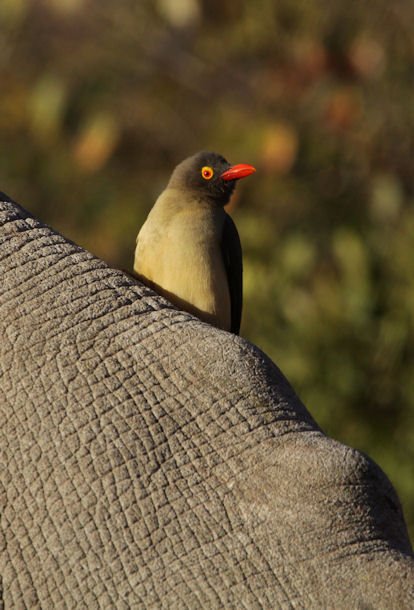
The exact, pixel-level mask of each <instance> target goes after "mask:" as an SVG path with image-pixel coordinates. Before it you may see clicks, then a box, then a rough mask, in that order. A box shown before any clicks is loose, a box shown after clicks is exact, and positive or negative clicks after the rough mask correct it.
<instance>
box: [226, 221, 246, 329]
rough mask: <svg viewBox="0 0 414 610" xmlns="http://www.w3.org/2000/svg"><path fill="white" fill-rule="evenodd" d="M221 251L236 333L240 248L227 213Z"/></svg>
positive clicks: (240, 286)
mask: <svg viewBox="0 0 414 610" xmlns="http://www.w3.org/2000/svg"><path fill="white" fill-rule="evenodd" d="M221 251H222V254H223V261H224V267H225V269H226V273H227V281H228V283H229V291H230V302H231V332H232V333H235V334H236V335H238V334H239V331H240V322H241V313H242V303H243V262H242V248H241V243H240V238H239V234H238V232H237V229H236V225H235V224H234V222H233V221H232V219H231V218H230V216H229V215H228V214H226V218H225V221H224V227H223V236H222V240H221Z"/></svg>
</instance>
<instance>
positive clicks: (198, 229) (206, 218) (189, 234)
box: [134, 198, 231, 330]
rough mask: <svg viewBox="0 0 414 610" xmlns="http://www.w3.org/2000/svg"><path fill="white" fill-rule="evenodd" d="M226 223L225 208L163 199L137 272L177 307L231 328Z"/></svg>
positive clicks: (141, 245) (142, 242)
mask: <svg viewBox="0 0 414 610" xmlns="http://www.w3.org/2000/svg"><path fill="white" fill-rule="evenodd" d="M158 204H160V205H158ZM223 223H224V211H223V209H222V208H218V207H213V206H210V205H198V206H194V204H193V205H189V206H186V205H180V206H177V207H174V208H173V207H172V206H171V205H169V203H168V200H166V198H164V200H161V201H160V200H159V201H158V202H157V203H156V205H155V206H154V208H153V209H152V211H151V213H150V215H149V216H148V219H147V221H146V222H145V224H144V225H143V227H142V229H141V231H140V233H139V235H138V239H137V248H136V251H135V264H134V270H135V271H136V273H138V275H140V276H141V277H142V279H143V280H144V281H147V282H149V283H150V284H152V285H153V286H154V287H155V288H156V289H158V290H159V291H161V292H162V293H163V294H164V295H165V296H166V297H167V298H168V299H169V300H171V301H172V302H174V303H176V304H177V306H179V307H181V308H183V309H185V310H187V311H190V312H191V313H194V314H195V315H197V316H198V317H200V318H201V319H204V320H206V321H207V322H210V323H212V324H215V325H216V326H219V327H220V328H223V329H225V330H230V324H231V319H230V318H231V316H230V294H229V288H228V282H227V275H226V271H225V268H224V264H223V260H222V256H221V247H220V242H221V235H222V230H223ZM160 227H162V231H161V230H159V228H160Z"/></svg>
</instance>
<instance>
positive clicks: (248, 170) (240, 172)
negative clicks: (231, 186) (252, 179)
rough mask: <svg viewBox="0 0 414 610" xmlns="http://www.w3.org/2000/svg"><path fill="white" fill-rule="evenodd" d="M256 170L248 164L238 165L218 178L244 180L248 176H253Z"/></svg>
mask: <svg viewBox="0 0 414 610" xmlns="http://www.w3.org/2000/svg"><path fill="white" fill-rule="evenodd" d="M255 171H256V168H255V167H253V165H249V164H248V163H239V164H238V165H232V166H231V167H229V169H226V171H225V172H223V173H222V174H221V176H220V178H222V179H223V180H240V178H246V176H250V174H254V172H255Z"/></svg>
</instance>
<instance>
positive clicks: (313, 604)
mask: <svg viewBox="0 0 414 610" xmlns="http://www.w3.org/2000/svg"><path fill="white" fill-rule="evenodd" d="M1 199H2V203H0V261H1V282H2V286H1V295H0V311H1V316H0V320H1V326H2V328H1V337H2V339H1V342H0V346H1V347H0V405H1V422H2V424H1V437H2V438H1V454H2V457H1V478H0V481H1V484H0V485H1V486H0V493H1V533H0V549H1V582H2V586H3V590H2V597H1V599H2V603H3V605H4V608H6V609H7V610H8V609H17V610H20V609H26V608H29V609H30V610H36V609H42V610H43V609H49V608H50V609H62V610H63V609H68V608H76V609H88V610H91V609H92V610H93V609H113V608H116V609H121V610H123V609H130V608H132V609H140V608H143V609H152V608H154V609H159V608H160V609H164V608H172V609H194V608H213V609H216V608H217V609H218V608H226V609H229V608H230V609H232V608H234V609H238V610H239V609H250V608H252V609H256V608H258V609H259V608H260V609H269V610H270V609H271V610H275V609H278V608H283V609H288V608H295V609H307V610H308V609H318V610H321V609H341V608H344V609H345V608H346V609H350V608H360V609H368V608H371V609H374V608H375V609H381V608H383V609H386V610H390V609H393V608H395V609H398V610H401V609H404V608H414V560H413V555H412V550H411V546H410V542H409V539H408V535H407V531H406V526H405V522H404V518H403V514H402V510H401V506H400V503H399V500H398V498H397V496H396V494H395V491H394V490H393V488H392V486H391V484H390V482H389V481H388V479H387V478H386V476H385V475H384V474H383V472H382V471H381V470H380V469H379V467H378V466H376V464H374V463H373V462H372V461H371V460H370V459H369V458H368V457H366V456H364V455H363V454H361V453H359V452H358V451H356V450H354V449H351V448H349V447H346V446H344V445H342V444H340V443H338V442H336V441H334V440H332V439H330V438H328V437H326V436H325V435H324V434H323V433H322V431H321V430H320V429H319V428H318V426H317V425H316V424H315V422H314V421H313V420H312V418H311V416H310V415H309V413H308V412H307V411H306V409H305V408H304V406H303V405H302V404H301V402H300V401H299V399H298V398H297V396H296V395H295V393H294V392H293V390H292V389H291V387H290V386H289V384H288V382H287V381H286V379H285V378H284V377H283V375H282V374H281V373H280V371H279V370H278V369H277V367H276V366H275V365H274V364H273V363H272V362H271V361H270V360H269V359H268V358H267V357H266V356H265V355H264V354H263V353H262V352H260V350H258V349H257V348H256V347H254V346H253V345H251V344H249V343H248V342H247V341H245V340H243V339H241V338H239V337H236V336H234V335H231V334H229V333H226V332H223V331H219V330H217V329H215V328H213V327H211V326H208V325H207V324H203V323H202V322H200V321H198V320H196V319H195V318H193V317H192V316H190V315H189V314H186V313H184V312H181V311H178V310H176V309H175V308H173V306H172V305H171V304H169V303H168V302H167V301H165V300H164V299H162V298H161V297H159V296H157V295H156V294H155V293H154V292H152V291H150V290H149V289H148V288H145V287H144V286H142V285H141V284H139V283H138V282H135V281H134V280H133V279H132V278H130V277H128V276H127V275H126V274H124V273H122V272H121V271H118V270H115V269H111V268H109V267H108V266H107V265H106V264H105V263H104V262H103V261H101V260H99V259H97V258H96V257H94V256H92V255H91V254H90V253H88V252H86V251H85V250H83V249H82V248H80V247H78V246H77V245H75V244H73V243H72V242H70V241H68V240H67V239H65V238H64V237H62V236H61V235H59V234H58V233H56V232H55V231H53V230H52V229H51V228H49V227H47V226H45V225H44V224H42V223H41V222H39V221H38V220H36V219H35V218H33V216H31V215H30V214H28V213H27V212H26V211H25V210H24V209H23V208H21V207H20V206H18V205H17V204H15V203H13V202H12V201H11V200H10V199H9V198H7V197H6V196H2V197H1ZM298 349H299V348H298ZM361 408H363V405H361Z"/></svg>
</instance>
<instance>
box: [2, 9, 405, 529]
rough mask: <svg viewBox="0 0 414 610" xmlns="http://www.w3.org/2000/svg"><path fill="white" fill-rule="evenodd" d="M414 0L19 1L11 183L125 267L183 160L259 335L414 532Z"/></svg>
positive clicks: (19, 195) (6, 143) (8, 30)
mask: <svg viewBox="0 0 414 610" xmlns="http://www.w3.org/2000/svg"><path fill="white" fill-rule="evenodd" d="M413 23H414V3H413V2H410V1H409V0H406V1H405V0H398V1H396V2H393V3H389V2H385V1H384V0H375V2H374V1H373V0H368V1H367V2H363V3H361V2H343V1H342V0H330V1H329V2H328V1H327V0H325V1H319V2H315V3H312V2H305V1H304V0H302V1H300V0H299V1H297V2H293V1H292V0H278V1H276V0H274V1H271V0H257V1H256V2H249V1H248V0H156V1H152V2H150V1H149V0H144V1H140V2H135V1H133V0H118V1H117V2H110V1H109V0H42V1H41V0H38V1H36V2H32V1H30V0H18V1H17V0H2V2H1V4H0V45H1V53H0V69H1V74H2V82H3V87H2V93H1V96H0V137H1V144H2V154H1V157H0V177H1V184H0V187H1V188H2V190H4V191H6V192H7V193H8V194H10V195H11V196H12V197H14V198H15V199H17V200H18V201H19V202H21V203H22V204H23V205H25V206H26V207H28V208H29V209H30V210H31V211H32V212H34V213H36V214H37V215H39V216H40V217H41V218H42V219H43V220H45V221H46V222H48V223H50V224H52V225H53V226H54V227H56V228H57V229H59V230H60V231H61V232H62V233H64V234H65V235H66V236H68V237H70V238H71V239H73V240H75V241H77V242H79V243H80V244H82V245H83V246H84V247H86V248H88V249H90V250H91V251H92V252H94V253H95V254H97V255H98V256H100V257H102V258H104V259H105V260H107V261H108V262H109V263H110V264H112V265H116V266H120V267H131V265H132V256H133V249H134V241H135V236H136V233H137V231H138V228H139V227H140V226H141V224H142V222H143V220H144V218H145V216H146V214H147V212H148V210H149V208H150V207H151V205H152V203H153V202H154V201H155V199H156V197H157V195H158V194H159V192H160V191H161V190H162V188H163V187H164V185H165V183H166V180H167V179H168V176H169V173H170V171H171V169H172V168H173V167H174V165H175V164H176V163H177V162H178V161H180V160H181V159H182V158H184V157H185V156H187V155H189V154H192V153H193V152H195V151H197V150H200V149H211V150H215V151H217V152H221V153H222V154H224V155H225V156H226V157H227V158H228V159H229V160H231V161H233V162H249V163H253V164H255V165H256V166H257V168H258V172H257V174H256V175H255V176H254V177H252V178H249V180H247V181H246V182H245V183H243V184H242V185H239V188H238V191H237V194H236V196H235V199H234V200H233V201H232V203H231V204H230V207H231V212H232V213H234V216H235V219H236V222H237V224H238V227H239V230H240V234H241V238H242V242H243V245H244V252H245V309H244V322H243V328H242V334H243V335H244V336H246V337H247V338H249V339H250V340H251V341H253V342H254V343H256V344H258V345H259V346H260V347H262V348H263V349H264V350H265V351H266V352H267V353H268V354H269V355H270V356H271V357H272V358H273V359H274V360H275V361H276V362H277V363H278V365H279V366H280V367H281V369H282V370H283V372H284V373H285V374H286V376H287V377H288V378H289V380H290V381H291V382H292V384H293V386H294V387H295V388H296V390H297V392H298V393H299V395H300V396H301V397H302V398H303V400H304V402H305V404H306V405H307V406H308V408H309V409H310V411H311V412H312V413H313V415H314V416H315V418H316V419H317V420H318V421H319V423H320V424H321V425H322V427H323V428H324V429H325V431H326V432H327V433H329V434H330V435H332V436H334V437H335V438H337V439H339V440H341V441H343V442H345V443H348V444H350V445H352V446H355V447H358V448H359V449H362V450H364V451H366V452H367V453H368V454H370V455H371V456H372V457H373V458H374V459H375V460H376V461H377V462H378V463H379V464H380V465H381V466H382V467H383V469H384V470H385V471H386V472H387V474H388V475H389V476H390V478H391V479H392V481H393V483H394V484H395V486H396V487H397V489H398V491H399V494H400V496H401V498H402V501H403V505H404V509H405V514H406V517H407V520H408V522H409V525H410V528H411V533H414V274H413V264H414V206H413V202H414V181H413V177H414V154H413V153H414V87H413V80H414V43H413V36H412V24H413Z"/></svg>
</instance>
